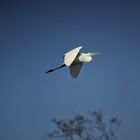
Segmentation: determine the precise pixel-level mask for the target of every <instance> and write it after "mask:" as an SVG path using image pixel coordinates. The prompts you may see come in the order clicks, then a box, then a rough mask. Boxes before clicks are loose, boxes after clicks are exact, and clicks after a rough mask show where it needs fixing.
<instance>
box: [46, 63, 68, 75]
mask: <svg viewBox="0 0 140 140" xmlns="http://www.w3.org/2000/svg"><path fill="white" fill-rule="evenodd" d="M65 66H66V65H65V64H62V65H60V66H58V67H56V68H54V69H50V70H48V71H46V72H45V73H50V72H53V71H56V70H58V69H60V68H63V67H65Z"/></svg>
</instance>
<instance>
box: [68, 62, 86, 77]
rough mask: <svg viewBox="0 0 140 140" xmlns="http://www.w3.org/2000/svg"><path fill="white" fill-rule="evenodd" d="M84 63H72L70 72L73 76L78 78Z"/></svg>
mask: <svg viewBox="0 0 140 140" xmlns="http://www.w3.org/2000/svg"><path fill="white" fill-rule="evenodd" d="M82 65H83V63H78V64H75V65H71V66H70V67H69V68H70V73H71V76H72V77H73V78H77V76H78V75H79V73H80V70H81V68H82Z"/></svg>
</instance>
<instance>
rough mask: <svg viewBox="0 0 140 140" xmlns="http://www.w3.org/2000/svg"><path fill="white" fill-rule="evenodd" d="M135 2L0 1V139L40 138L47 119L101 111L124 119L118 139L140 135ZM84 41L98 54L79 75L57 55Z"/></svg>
mask: <svg viewBox="0 0 140 140" xmlns="http://www.w3.org/2000/svg"><path fill="white" fill-rule="evenodd" d="M139 6H140V4H139V2H138V1H134V0H133V1H132V0H131V1H123V0H122V1H114V2H113V1H101V0H100V1H94V0H82V1H80V0H76V1H74V0H71V1H68V0H65V1H64V0H60V1H57V0H46V1H45V2H43V1H42V2H37V1H35V2H10V1H9V2H8V1H7V2H1V3H0V19H1V20H0V36H1V41H0V65H1V68H0V77H1V78H0V82H1V84H0V85H1V88H0V104H1V105H0V124H1V125H0V139H2V140H19V139H20V140H25V139H26V140H39V139H41V136H42V135H43V134H44V132H45V131H46V130H49V129H51V123H50V120H51V118H53V117H57V118H65V117H70V116H72V113H71V112H75V113H77V112H78V113H83V114H86V112H87V111H88V110H91V111H92V110H93V111H95V110H102V111H103V113H104V115H105V117H106V118H109V117H111V116H117V117H119V118H120V119H122V121H123V122H122V124H121V127H120V129H119V132H118V137H119V139H120V140H124V139H127V140H132V139H140V136H139V130H140V123H139V118H140V109H139V106H140V102H139V99H140V86H139V84H140V65H139V60H140V55H139V52H140V8H139ZM80 45H82V46H83V49H82V50H81V51H83V52H88V51H89V52H90V51H91V52H92V51H100V52H102V55H100V56H97V57H95V58H94V60H93V62H92V63H89V64H84V66H83V68H82V71H81V73H80V75H79V77H78V78H77V79H72V78H71V77H70V74H69V69H68V68H64V69H61V70H58V71H56V72H54V73H50V74H46V73H44V72H45V71H46V70H48V69H50V68H52V67H55V66H57V65H59V64H61V63H62V62H63V54H64V53H66V52H67V51H69V50H71V49H73V48H75V47H78V46H80Z"/></svg>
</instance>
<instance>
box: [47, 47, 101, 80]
mask: <svg viewBox="0 0 140 140" xmlns="http://www.w3.org/2000/svg"><path fill="white" fill-rule="evenodd" d="M81 49H82V46H80V47H77V48H75V49H73V50H71V51H69V52H67V53H65V54H64V63H63V64H61V65H60V66H58V67H56V68H54V69H50V70H48V71H47V72H46V73H49V72H53V71H55V70H57V69H60V68H62V67H66V66H67V67H69V68H70V73H71V76H72V77H73V78H77V76H78V75H79V73H80V70H81V68H82V65H83V63H85V62H91V61H92V57H93V56H95V55H97V54H101V53H99V52H92V53H81V52H80V50H81Z"/></svg>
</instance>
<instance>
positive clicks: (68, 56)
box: [64, 46, 82, 66]
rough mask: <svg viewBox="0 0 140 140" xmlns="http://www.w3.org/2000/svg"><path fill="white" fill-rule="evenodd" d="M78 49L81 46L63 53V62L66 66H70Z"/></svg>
mask: <svg viewBox="0 0 140 140" xmlns="http://www.w3.org/2000/svg"><path fill="white" fill-rule="evenodd" d="M80 49H82V46H80V47H78V48H75V49H73V50H71V51H69V52H67V53H65V54H64V64H66V66H70V65H71V64H72V63H73V61H74V59H75V58H76V56H77V55H78V53H79V51H80Z"/></svg>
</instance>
